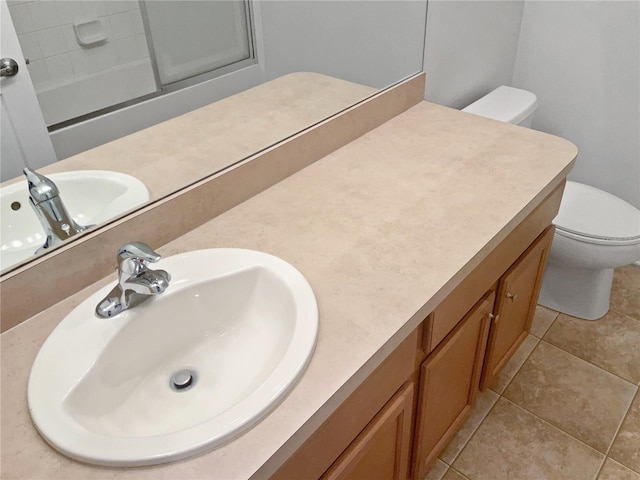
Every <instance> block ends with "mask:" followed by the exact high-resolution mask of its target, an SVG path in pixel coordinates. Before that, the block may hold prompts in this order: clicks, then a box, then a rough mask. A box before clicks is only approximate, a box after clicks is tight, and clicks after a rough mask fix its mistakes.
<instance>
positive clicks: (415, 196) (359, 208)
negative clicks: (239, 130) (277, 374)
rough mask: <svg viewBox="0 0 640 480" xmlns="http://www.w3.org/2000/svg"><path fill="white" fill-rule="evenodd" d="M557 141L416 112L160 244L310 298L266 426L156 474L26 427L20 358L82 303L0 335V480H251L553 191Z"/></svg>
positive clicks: (454, 114) (571, 154)
mask: <svg viewBox="0 0 640 480" xmlns="http://www.w3.org/2000/svg"><path fill="white" fill-rule="evenodd" d="M576 153H577V150H576V148H575V146H574V145H572V144H571V143H569V142H568V141H566V140H563V139H560V138H557V137H553V136H550V135H546V134H543V133H540V132H536V131H533V130H526V129H523V128H520V127H516V126H511V125H505V124H501V123H498V122H494V121H492V120H487V119H483V118H480V117H475V116H473V115H470V114H464V113H460V112H458V111H455V110H451V109H447V108H444V107H439V106H436V105H432V104H429V103H426V102H424V103H421V104H419V105H417V106H415V107H413V108H412V109H410V110H408V111H407V112H405V113H403V114H401V115H399V116H397V117H395V118H394V119H392V120H390V121H389V122H387V123H385V124H384V125H382V126H381V127H379V128H377V129H375V130H373V131H371V132H369V133H368V134H366V135H364V136H362V137H360V138H359V139H357V140H355V141H353V142H351V143H350V144H348V145H346V146H345V147H343V148H341V149H339V150H337V151H335V152H334V153H332V154H330V155H328V156H326V157H324V158H323V159H321V160H318V161H317V162H315V163H313V164H312V165H311V166H309V167H307V168H305V169H303V170H301V171H300V172H298V173H296V174H295V175H293V176H291V177H289V178H287V179H286V180H284V181H282V182H280V183H278V184H276V185H274V186H272V187H271V188H269V189H268V190H266V191H264V192H262V193H260V194H258V195H256V196H255V197H253V198H251V199H250V200H248V201H246V202H244V203H242V204H240V205H239V206H237V207H235V208H233V209H231V210H229V211H227V212H225V213H224V214H222V215H220V216H218V217H217V218H215V219H214V220H212V221H210V222H208V223H206V224H204V225H202V226H201V227H199V228H197V229H196V230H193V231H191V232H189V233H187V234H186V235H184V236H182V237H180V238H178V239H177V240H175V241H173V242H171V243H169V244H167V245H165V246H164V247H162V248H161V249H160V253H162V254H163V255H165V256H168V255H172V254H175V253H178V252H183V251H188V250H196V249H200V248H211V247H239V248H251V249H256V250H261V251H265V252H268V253H271V254H273V255H277V256H279V257H281V258H283V259H284V260H286V261H288V262H290V263H291V264H293V265H294V266H296V267H297V268H298V269H299V270H300V271H301V272H302V273H303V274H304V275H305V276H306V278H307V279H308V281H309V283H310V284H311V286H312V287H313V290H314V292H315V295H316V298H317V301H318V307H319V314H320V317H319V321H320V329H319V335H318V343H317V347H316V350H315V353H314V355H313V357H312V360H311V362H310V364H309V366H308V368H307V370H306V372H305V374H304V376H303V377H302V379H301V380H300V382H299V383H298V384H297V385H296V387H295V388H294V389H293V390H292V392H291V393H290V394H289V395H288V396H287V397H286V398H285V400H284V401H283V402H282V403H281V404H280V406H278V407H277V408H276V409H275V410H274V411H273V412H272V413H271V414H269V415H268V416H267V417H266V418H265V419H264V420H262V421H261V422H260V423H259V424H257V425H256V426H255V427H254V428H252V429H251V430H250V431H248V432H246V433H245V434H243V435H242V436H240V437H238V438H237V439H235V440H233V441H231V442H229V443H228V444H226V445H224V446H222V447H220V448H217V449H215V450H212V451H211V452H209V453H207V454H204V455H201V456H198V457H195V458H192V459H188V460H185V461H180V462H176V463H172V464H168V465H164V466H155V467H148V468H137V469H112V468H101V467H94V466H89V465H83V464H81V463H77V462H75V461H72V460H69V459H67V458H66V457H64V456H62V455H59V454H58V453H56V452H55V451H54V450H53V449H52V448H50V447H49V446H48V445H47V444H46V443H45V442H44V441H43V440H42V439H41V438H40V436H39V435H38V434H37V432H36V431H35V429H34V428H33V425H32V424H31V421H30V418H29V413H28V409H27V401H26V389H27V387H26V385H27V378H28V374H29V370H30V368H31V364H32V362H33V359H34V357H35V355H36V353H37V352H38V349H39V348H40V345H41V344H42V342H43V341H44V339H45V338H46V337H47V336H48V335H49V333H50V332H51V330H52V329H53V328H54V327H55V326H56V325H57V323H58V322H59V321H60V320H61V319H62V318H63V317H64V316H65V315H66V314H67V313H68V312H69V311H70V310H71V309H72V308H73V307H74V306H75V305H77V304H78V303H79V302H81V301H82V300H83V299H84V298H85V297H86V296H87V295H88V294H89V293H90V292H93V291H95V290H97V289H98V288H99V287H101V286H103V285H105V284H107V283H109V282H110V281H112V278H107V279H103V280H102V281H100V282H98V283H96V284H94V285H92V286H90V287H88V288H86V289H85V290H83V291H81V292H79V293H78V294H76V295H74V296H72V297H70V298H68V299H66V300H64V301H63V302H60V303H58V304H57V305H55V306H53V307H51V308H50V309H48V310H46V311H44V312H42V313H41V314H39V315H37V316H35V317H33V318H31V319H30V320H28V321H26V322H24V323H22V324H21V325H19V326H17V327H15V328H13V329H11V330H9V331H8V332H6V333H4V334H3V335H2V411H1V413H2V434H1V435H2V437H1V440H2V453H1V460H2V478H7V479H9V478H23V479H34V478H38V479H40V478H42V479H45V478H47V479H48V478H57V479H70V478H77V479H90V478H110V479H125V478H136V479H138V478H150V479H170V478H171V479H178V478H179V479H188V478H192V479H196V478H211V479H235V478H249V477H252V476H254V477H255V478H262V477H264V476H267V475H268V474H270V473H271V472H272V471H274V470H275V469H276V468H277V467H278V466H279V465H280V464H281V463H282V462H283V460H284V459H286V458H287V457H288V455H289V454H290V453H291V452H292V451H293V450H295V448H297V446H299V445H300V444H301V443H302V442H303V441H304V439H305V438H307V437H308V436H309V435H310V434H311V433H312V432H313V430H314V429H315V428H316V427H317V426H318V425H319V424H320V423H321V422H322V421H323V420H324V419H325V418H326V417H328V416H329V414H330V413H331V412H332V411H333V410H334V409H335V408H336V407H337V405H338V404H339V403H340V402H341V401H342V400H343V399H344V398H346V397H347V396H348V395H349V394H350V393H351V392H352V391H353V390H354V389H355V388H356V387H357V385H358V384H359V383H360V382H361V381H362V379H363V378H365V377H366V376H367V375H368V374H369V373H371V372H372V371H373V370H374V369H375V367H376V366H377V365H379V363H380V362H381V361H382V360H383V359H384V358H385V357H386V355H387V354H388V353H390V352H391V351H392V350H393V349H394V348H395V347H396V346H397V345H398V344H399V343H400V342H401V341H402V340H403V339H404V338H405V337H406V336H407V335H408V334H409V333H410V332H411V331H412V330H413V329H414V328H415V327H416V326H417V325H418V324H419V322H421V321H422V320H423V319H424V317H425V315H426V314H427V313H428V312H429V311H431V310H432V309H433V308H434V307H435V306H436V305H437V304H438V303H439V302H440V301H441V300H442V299H443V298H444V297H445V296H446V295H447V294H448V293H449V292H450V291H451V290H452V289H453V287H454V286H455V285H457V284H458V283H459V282H460V280H461V279H462V278H464V276H465V275H466V274H468V273H469V271H470V270H471V269H472V268H473V267H474V266H475V265H477V264H478V263H479V261H480V260H481V259H482V258H483V257H484V256H486V254H487V253H488V252H489V251H491V249H492V248H493V247H494V246H495V245H496V244H497V243H498V242H499V241H500V240H502V239H503V238H504V237H505V236H506V235H507V234H508V233H509V232H510V231H511V230H512V229H513V228H514V227H515V226H516V225H517V224H518V223H519V222H520V221H522V220H523V219H524V217H525V216H526V215H527V214H528V213H530V212H531V210H532V209H533V207H534V206H535V205H536V204H537V203H538V202H539V201H540V200H541V199H542V198H543V197H544V196H546V195H547V194H548V193H549V192H550V191H551V190H552V189H553V188H554V187H555V186H557V185H558V183H559V182H560V181H561V180H562V179H563V178H564V177H565V176H566V174H567V173H568V171H569V169H570V168H571V166H572V164H573V160H574V158H575V156H576Z"/></svg>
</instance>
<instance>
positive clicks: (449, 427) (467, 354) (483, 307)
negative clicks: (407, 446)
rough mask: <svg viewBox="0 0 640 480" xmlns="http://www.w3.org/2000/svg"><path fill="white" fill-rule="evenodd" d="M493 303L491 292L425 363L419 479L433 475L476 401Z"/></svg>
mask: <svg viewBox="0 0 640 480" xmlns="http://www.w3.org/2000/svg"><path fill="white" fill-rule="evenodd" d="M494 300H495V292H493V291H492V292H489V293H487V294H486V295H485V296H484V297H483V298H482V299H481V300H480V301H479V302H478V303H477V304H476V305H475V306H474V307H473V308H472V309H471V311H470V312H469V313H468V314H467V315H466V316H465V317H464V318H463V319H462V321H460V323H458V325H457V326H456V328H455V329H454V330H453V331H452V332H451V333H450V334H449V335H448V336H447V337H446V338H445V339H444V340H443V341H442V342H441V343H440V345H439V346H438V348H436V349H435V350H434V351H433V352H432V353H431V355H429V357H428V358H427V359H426V360H425V361H424V363H423V364H422V367H421V371H420V387H419V394H418V408H417V417H416V418H417V420H416V432H415V446H414V450H415V455H414V457H415V459H414V469H413V471H414V472H415V473H416V475H414V478H417V479H419V478H423V477H424V475H425V474H426V473H427V472H428V471H429V468H430V467H431V465H432V464H433V462H434V461H435V459H436V457H437V455H438V454H439V453H440V451H441V450H442V449H443V448H444V446H445V445H446V444H447V442H448V441H449V440H450V439H451V437H453V435H454V434H455V433H456V431H457V429H458V428H459V426H460V425H461V423H462V422H463V421H464V420H465V419H466V418H467V416H468V415H469V413H470V410H471V407H472V406H473V404H474V403H475V400H476V396H477V393H478V390H479V385H480V375H481V372H482V362H483V359H484V355H485V348H486V344H487V335H488V326H489V320H490V316H491V312H492V310H493V304H494Z"/></svg>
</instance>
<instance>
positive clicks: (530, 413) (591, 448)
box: [503, 397, 606, 458]
mask: <svg viewBox="0 0 640 480" xmlns="http://www.w3.org/2000/svg"><path fill="white" fill-rule="evenodd" d="M503 398H504V400H505V401H507V402H509V403H510V404H512V405H515V406H516V407H518V408H519V409H521V410H523V411H525V412H527V413H528V414H529V415H533V416H534V417H536V418H537V419H538V420H540V421H541V422H543V423H546V424H547V425H549V426H550V427H553V428H554V429H555V430H558V431H559V432H562V433H564V434H565V435H567V436H569V437H571V438H572V439H573V440H575V441H577V442H579V443H581V444H582V445H584V446H585V447H587V448H589V449H590V450H593V451H594V452H596V453H598V454H599V455H602V456H603V458H606V454H604V453H602V452H601V451H600V450H598V449H597V448H594V447H592V446H591V445H589V444H587V443H585V442H584V440H580V439H579V438H576V437H574V436H573V435H572V434H570V433H569V432H565V431H564V430H563V429H561V428H560V427H558V426H557V425H554V424H553V423H551V422H549V420H546V419H544V418H542V417H540V416H539V415H536V414H535V413H533V412H531V411H529V410H527V409H526V408H525V407H523V406H522V405H518V404H517V403H515V402H513V401H511V400H509V399H508V398H507V397H503Z"/></svg>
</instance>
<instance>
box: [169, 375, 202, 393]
mask: <svg viewBox="0 0 640 480" xmlns="http://www.w3.org/2000/svg"><path fill="white" fill-rule="evenodd" d="M197 379H198V375H197V374H196V372H195V371H193V370H189V369H184V370H178V371H177V372H176V373H174V374H173V375H171V379H170V380H169V386H170V387H171V388H172V389H173V390H175V391H176V392H184V391H187V390H190V389H191V388H192V387H193V386H194V385H195V384H196V380H197Z"/></svg>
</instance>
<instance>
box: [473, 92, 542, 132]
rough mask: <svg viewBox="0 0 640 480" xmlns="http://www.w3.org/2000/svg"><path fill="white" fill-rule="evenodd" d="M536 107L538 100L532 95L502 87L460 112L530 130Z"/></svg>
mask: <svg viewBox="0 0 640 480" xmlns="http://www.w3.org/2000/svg"><path fill="white" fill-rule="evenodd" d="M537 106H538V99H537V98H536V96H535V95H534V94H533V93H531V92H528V91H527V90H521V89H519V88H513V87H507V86H505V85H503V86H501V87H498V88H496V89H495V90H494V91H492V92H490V93H488V94H487V95H485V96H484V97H482V98H481V99H479V100H476V101H475V102H473V103H472V104H471V105H469V106H468V107H465V108H463V109H462V111H463V112H468V113H473V114H475V115H480V116H481V117H487V118H493V119H494V120H499V121H501V122H506V123H513V124H514V125H521V126H523V127H527V128H530V127H531V122H532V121H533V114H534V113H535V111H536V108H537Z"/></svg>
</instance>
